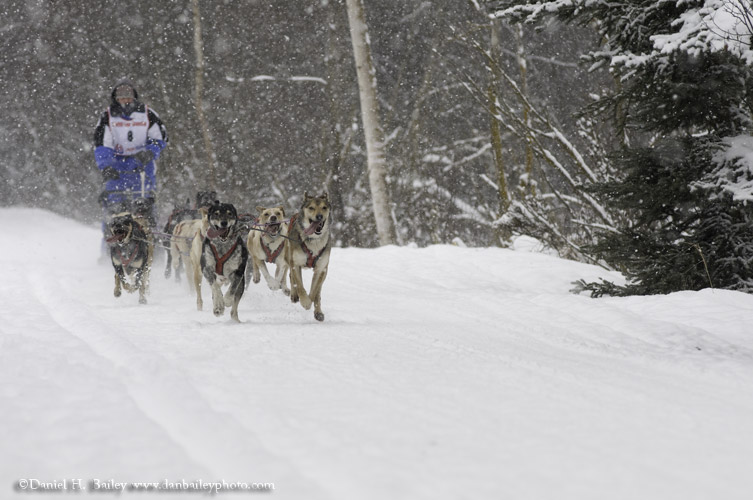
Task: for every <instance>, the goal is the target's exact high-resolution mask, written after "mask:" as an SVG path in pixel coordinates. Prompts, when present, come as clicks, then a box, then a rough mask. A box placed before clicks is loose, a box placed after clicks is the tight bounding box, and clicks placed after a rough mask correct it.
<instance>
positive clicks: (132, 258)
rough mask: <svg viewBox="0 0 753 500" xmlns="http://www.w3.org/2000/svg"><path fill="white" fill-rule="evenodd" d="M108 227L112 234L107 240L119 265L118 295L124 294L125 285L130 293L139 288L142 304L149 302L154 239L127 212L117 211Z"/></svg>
mask: <svg viewBox="0 0 753 500" xmlns="http://www.w3.org/2000/svg"><path fill="white" fill-rule="evenodd" d="M107 227H108V230H109V232H110V236H109V237H108V238H107V240H106V241H107V244H108V245H109V247H110V260H111V261H112V266H113V268H115V290H114V292H113V293H114V295H115V297H120V295H121V288H122V289H124V290H125V291H126V292H128V293H133V292H135V291H136V290H138V291H139V304H146V296H147V294H148V293H149V272H150V271H151V266H152V254H153V247H152V243H151V239H150V238H149V236H148V235H147V233H146V231H145V230H144V228H142V227H141V225H140V224H138V223H137V222H136V221H135V220H134V218H133V216H132V215H131V214H130V213H127V212H124V213H120V214H117V215H114V216H113V217H112V219H110V222H109V223H108V225H107ZM129 281H132V283H130V282H129Z"/></svg>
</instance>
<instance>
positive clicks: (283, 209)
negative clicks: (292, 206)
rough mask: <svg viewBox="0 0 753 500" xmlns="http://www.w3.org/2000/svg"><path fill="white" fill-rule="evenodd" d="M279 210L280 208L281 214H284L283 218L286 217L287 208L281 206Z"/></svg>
mask: <svg viewBox="0 0 753 500" xmlns="http://www.w3.org/2000/svg"><path fill="white" fill-rule="evenodd" d="M277 208H279V209H280V212H281V213H282V216H283V217H285V207H283V206H282V205H280V206H279V207H277Z"/></svg>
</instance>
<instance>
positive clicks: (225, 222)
mask: <svg viewBox="0 0 753 500" xmlns="http://www.w3.org/2000/svg"><path fill="white" fill-rule="evenodd" d="M227 224H228V222H227V221H226V220H223V221H222V222H220V227H227Z"/></svg>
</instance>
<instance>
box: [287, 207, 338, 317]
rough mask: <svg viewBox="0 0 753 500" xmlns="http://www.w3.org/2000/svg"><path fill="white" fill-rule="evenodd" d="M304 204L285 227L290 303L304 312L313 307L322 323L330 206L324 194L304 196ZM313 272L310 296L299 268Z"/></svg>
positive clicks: (315, 315)
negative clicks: (286, 227)
mask: <svg viewBox="0 0 753 500" xmlns="http://www.w3.org/2000/svg"><path fill="white" fill-rule="evenodd" d="M303 196H304V199H303V204H302V205H301V208H300V210H299V211H298V213H297V214H295V215H294V216H293V218H291V220H290V223H289V224H288V237H289V238H290V239H289V240H288V244H287V245H286V248H285V261H286V263H287V265H288V267H289V268H290V300H291V301H292V302H298V301H299V300H300V302H301V305H302V306H303V308H304V309H310V308H311V304H312V302H313V304H314V318H316V319H317V321H324V313H323V312H322V285H323V284H324V279H325V278H326V277H327V269H328V267H329V255H330V250H331V247H332V244H331V239H330V226H331V224H332V207H331V205H330V202H329V198H328V197H327V193H324V194H323V195H321V196H316V197H314V196H309V194H308V193H304V195H303ZM303 267H307V268H311V269H313V270H314V276H313V277H312V278H311V290H310V293H306V289H305V288H304V287H303V278H302V277H301V268H303Z"/></svg>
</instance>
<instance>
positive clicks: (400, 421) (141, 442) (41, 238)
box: [0, 208, 753, 500]
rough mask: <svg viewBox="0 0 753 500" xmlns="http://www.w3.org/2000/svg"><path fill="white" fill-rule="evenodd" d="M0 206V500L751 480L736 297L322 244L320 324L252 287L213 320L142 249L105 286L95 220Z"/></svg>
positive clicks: (746, 494) (700, 487)
mask: <svg viewBox="0 0 753 500" xmlns="http://www.w3.org/2000/svg"><path fill="white" fill-rule="evenodd" d="M0 215H2V219H3V221H4V229H3V231H2V232H1V233H0V246H1V247H2V249H3V250H2V253H1V254H0V270H2V276H3V279H2V281H0V320H1V323H0V331H1V332H2V335H1V336H0V383H1V384H0V408H2V411H1V412H0V415H1V416H0V443H2V448H1V449H2V457H1V458H0V471H1V472H0V492H2V494H1V495H0V496H2V497H3V498H6V497H8V496H9V495H14V494H15V495H18V496H22V495H24V494H27V493H28V492H29V490H25V491H19V490H15V491H14V489H13V488H14V485H16V484H17V483H18V481H19V480H21V481H26V480H38V481H39V482H40V483H39V484H42V483H52V482H54V481H65V480H67V481H68V482H67V483H63V484H66V485H67V486H68V488H69V493H71V494H73V493H75V492H71V491H70V487H71V486H72V484H74V483H71V480H72V479H80V480H81V484H83V486H84V487H85V488H88V489H89V490H91V489H92V488H93V487H94V486H95V485H96V484H97V482H99V483H100V484H102V483H106V482H108V481H110V480H114V481H115V482H124V483H125V482H135V481H140V482H146V481H156V482H160V481H164V480H166V479H167V480H168V481H172V482H181V481H186V482H195V483H196V482H198V481H199V480H202V481H204V482H213V481H219V482H222V481H225V482H226V483H228V484H229V483H232V482H248V483H251V482H256V483H274V492H273V493H254V494H252V493H246V494H244V493H235V494H230V495H231V496H232V497H233V498H237V497H238V498H239V497H241V496H243V497H247V496H248V495H251V497H255V496H257V495H266V496H268V497H269V498H279V499H289V498H292V499H342V500H352V499H359V500H363V499H375V500H377V499H379V500H382V499H386V498H391V499H406V500H408V499H409V500H419V499H427V500H429V499H430V500H441V499H458V498H469V499H471V498H472V499H537V500H538V499H549V498H556V499H558V500H563V499H573V500H576V499H577V500H584V499H594V500H596V499H599V500H601V499H610V500H613V499H623V498H624V499H637V498H640V499H642V500H647V499H657V500H669V499H678V500H692V499H699V500H700V499H712V498H713V499H722V498H723V499H725V500H735V499H740V500H743V499H748V498H750V492H751V491H753V475H751V457H752V456H753V390H751V387H752V386H753V296H751V295H746V294H742V293H735V292H729V291H723V290H703V291H701V292H685V293H676V294H672V295H668V296H654V297H631V298H603V299H590V298H589V297H587V296H585V295H583V296H577V295H573V294H571V293H569V292H568V290H569V289H570V288H571V284H570V283H571V282H572V281H574V280H576V279H579V278H585V279H587V280H593V279H596V278H598V277H605V278H609V279H619V276H616V275H614V274H611V275H610V274H609V273H606V272H605V271H603V270H601V269H599V268H596V267H592V266H588V265H584V264H579V263H575V262H569V261H565V260H561V259H557V258H554V257H551V256H547V255H543V254H539V253H534V252H528V251H522V250H519V251H512V250H502V249H470V248H458V247H453V246H434V247H430V248H424V249H417V248H397V247H384V248H379V249H368V250H367V249H334V250H333V253H332V260H331V264H330V272H329V276H328V278H327V281H326V282H325V284H324V289H323V300H322V305H323V310H324V313H325V315H326V320H325V321H324V323H319V322H317V321H315V320H314V318H313V314H312V312H311V311H305V310H303V309H302V308H301V307H300V306H299V305H297V304H291V303H290V301H289V300H288V299H287V298H286V297H284V296H283V295H282V294H281V293H280V292H272V291H270V290H268V289H267V288H266V286H265V285H264V284H263V283H262V284H259V285H254V284H251V286H250V288H249V290H248V292H247V294H246V295H245V296H244V297H243V300H242V303H241V306H240V308H239V315H240V319H241V322H242V323H241V324H234V323H231V322H230V320H229V317H228V316H225V317H223V318H216V317H214V316H213V315H212V313H211V311H210V307H211V306H210V302H209V290H208V287H206V286H205V287H204V298H205V311H203V312H199V311H196V310H195V299H194V297H193V296H191V295H189V293H188V290H187V288H186V285H185V282H184V283H181V284H176V283H175V282H174V281H172V280H171V281H166V280H165V279H164V278H163V276H162V270H163V266H164V260H162V259H160V260H159V261H158V263H157V266H156V269H155V272H154V273H153V279H152V293H151V295H150V297H149V304H148V305H145V306H139V305H138V297H137V296H136V295H128V294H125V295H124V296H123V297H121V298H119V299H115V298H114V297H113V296H112V289H113V276H112V270H111V268H110V267H109V265H102V264H97V258H98V255H99V239H100V234H99V231H98V230H97V229H96V228H92V227H86V226H83V225H80V224H78V223H75V222H72V221H70V220H66V219H63V218H61V217H58V216H56V215H53V214H50V213H48V212H44V211H41V210H33V209H22V208H5V209H1V210H0ZM310 276H311V274H310V272H308V273H305V274H304V278H305V279H306V282H307V283H308V280H310ZM23 484H27V485H30V484H38V483H33V482H30V483H23ZM27 487H29V486H27ZM40 494H41V495H44V493H40ZM79 494H83V495H85V496H89V494H90V493H80V492H79ZM186 495H190V493H183V494H175V495H174V496H175V498H185V497H186ZM220 495H223V493H222V492H221V493H220ZM122 496H124V497H134V498H136V497H139V498H141V497H145V496H151V495H148V494H146V493H143V492H135V491H126V492H124V493H123V494H122ZM155 496H156V497H157V498H170V497H172V496H173V495H170V494H165V493H160V494H159V495H155Z"/></svg>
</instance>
